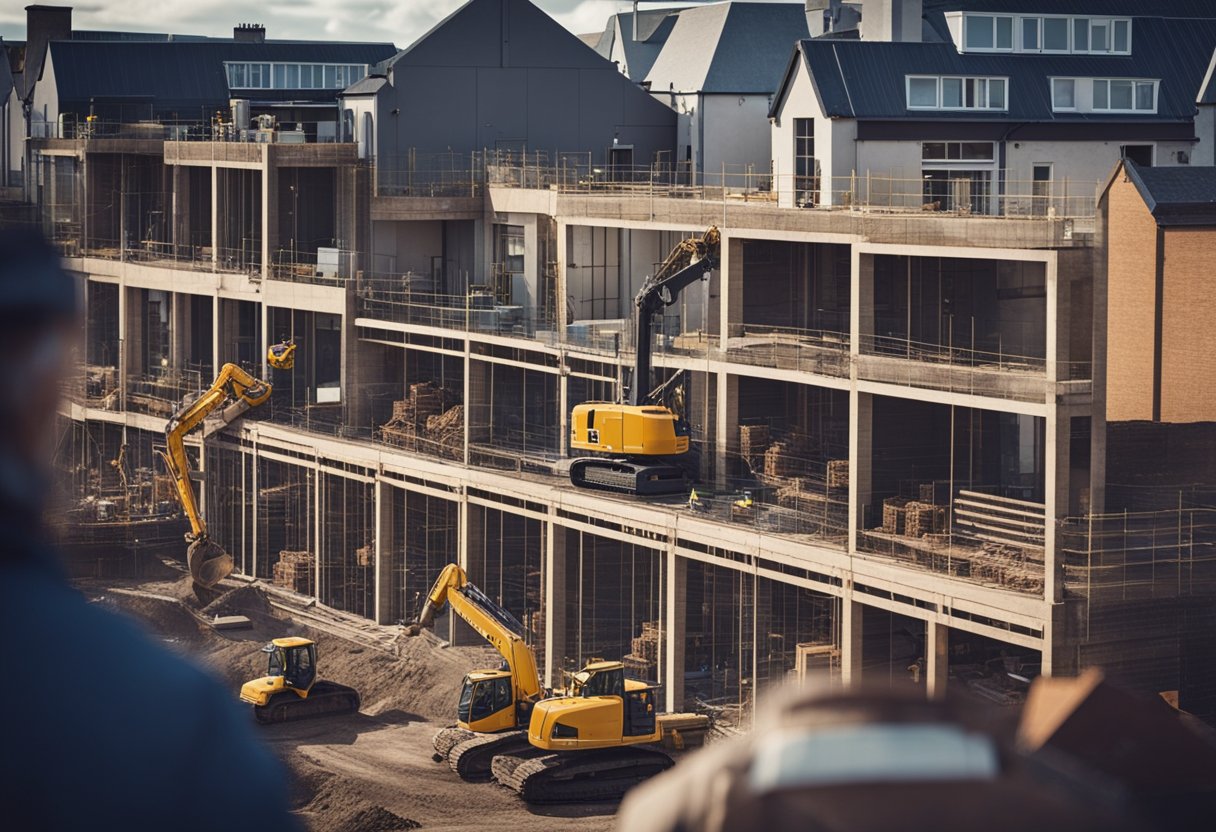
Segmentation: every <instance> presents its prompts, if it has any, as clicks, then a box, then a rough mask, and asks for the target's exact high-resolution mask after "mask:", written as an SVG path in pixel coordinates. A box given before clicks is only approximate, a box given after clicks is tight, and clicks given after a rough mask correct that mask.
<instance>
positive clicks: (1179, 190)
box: [1123, 159, 1216, 225]
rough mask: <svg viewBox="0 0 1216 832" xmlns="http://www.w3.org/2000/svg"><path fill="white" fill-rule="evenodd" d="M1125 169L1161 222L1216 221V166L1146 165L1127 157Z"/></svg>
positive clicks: (1149, 208) (1203, 223) (1151, 210)
mask: <svg viewBox="0 0 1216 832" xmlns="http://www.w3.org/2000/svg"><path fill="white" fill-rule="evenodd" d="M1123 169H1124V170H1126V171H1127V176H1128V178H1129V179H1130V180H1131V181H1132V184H1134V185H1135V186H1136V190H1137V191H1139V192H1140V196H1141V198H1143V199H1144V204H1145V205H1147V206H1148V210H1149V211H1150V212H1151V213H1152V215H1153V217H1154V218H1155V219H1156V220H1157V224H1158V225H1216V167H1211V166H1208V165H1205V166H1203V167H1189V166H1184V165H1180V166H1177V167H1164V168H1156V167H1142V166H1140V165H1137V164H1136V163H1135V162H1133V161H1131V160H1130V159H1127V160H1124V162H1123Z"/></svg>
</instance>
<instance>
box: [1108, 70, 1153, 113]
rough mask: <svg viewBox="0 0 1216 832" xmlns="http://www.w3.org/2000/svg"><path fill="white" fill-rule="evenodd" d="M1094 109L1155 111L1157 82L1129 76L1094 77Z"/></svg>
mask: <svg viewBox="0 0 1216 832" xmlns="http://www.w3.org/2000/svg"><path fill="white" fill-rule="evenodd" d="M1093 85H1094V88H1093V89H1094V93H1093V95H1094V97H1093V109H1094V110H1097V111H1107V112H1126V113H1154V112H1156V111H1157V82H1156V81H1134V80H1131V79H1127V78H1095V79H1093Z"/></svg>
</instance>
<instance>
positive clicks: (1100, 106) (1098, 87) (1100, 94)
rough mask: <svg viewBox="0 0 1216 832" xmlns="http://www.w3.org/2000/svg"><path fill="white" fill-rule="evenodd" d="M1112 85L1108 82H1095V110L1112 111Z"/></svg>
mask: <svg viewBox="0 0 1216 832" xmlns="http://www.w3.org/2000/svg"><path fill="white" fill-rule="evenodd" d="M1109 102H1110V85H1109V83H1107V82H1106V81H1102V80H1095V81H1094V109H1095V110H1108V109H1110V103H1109Z"/></svg>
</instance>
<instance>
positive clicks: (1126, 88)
mask: <svg viewBox="0 0 1216 832" xmlns="http://www.w3.org/2000/svg"><path fill="white" fill-rule="evenodd" d="M1110 108H1111V109H1112V110H1130V109H1132V82H1131V81H1111V82H1110Z"/></svg>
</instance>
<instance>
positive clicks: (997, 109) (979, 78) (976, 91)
mask: <svg viewBox="0 0 1216 832" xmlns="http://www.w3.org/2000/svg"><path fill="white" fill-rule="evenodd" d="M913 81H934V82H936V83H935V87H934V95H935V97H934V100H935V102H936V103H935V104H933V105H928V104H913V103H912V82H913ZM947 81H958V82H959V103H958V104H957V105H953V104H952V105H947V104H946V82H947ZM993 81H997V82H1000V85H1001V93H1002V94H1001V103H1000V106H993V105H992V86H993V84H992V82H993ZM969 89H970V90H972V91H973V100H974V101H977V102H978V101H980V100H981V99H982V101H983V103H982V104H979V103H977V104H973V105H968V104H967V93H968V90H969ZM981 90H982V94H981ZM904 96H905V98H904V102H905V104H906V105H907V107H906V109H908V110H920V111H930V110H932V111H938V112H987V111H991V112H994V113H1004V112H1008V111H1009V77H1008V76H1006V75H905V76H904Z"/></svg>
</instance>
